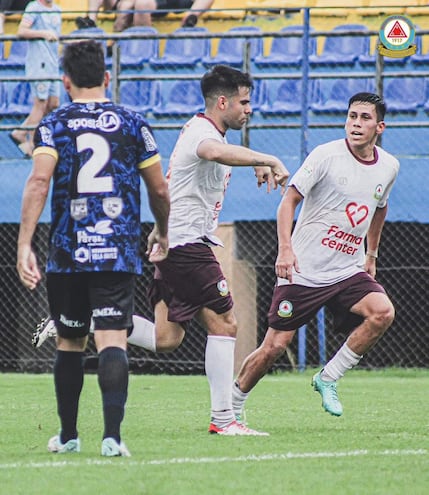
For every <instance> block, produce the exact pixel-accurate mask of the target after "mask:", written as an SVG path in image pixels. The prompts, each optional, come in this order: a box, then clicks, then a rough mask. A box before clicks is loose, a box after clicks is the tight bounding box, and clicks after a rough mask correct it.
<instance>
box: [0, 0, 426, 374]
mask: <svg viewBox="0 0 429 495" xmlns="http://www.w3.org/2000/svg"><path fill="white" fill-rule="evenodd" d="M311 10H312V9H310V11H308V10H302V9H296V11H294V12H293V13H287V14H286V15H285V14H284V12H282V13H281V15H278V16H276V15H274V14H272V13H270V16H269V18H263V19H262V20H263V21H264V23H262V21H261V17H260V16H257V15H251V16H248V17H245V18H243V20H242V21H241V22H242V23H244V24H245V25H246V26H247V31H245V32H240V31H234V32H232V33H231V31H230V30H229V29H228V30H225V32H222V33H220V32H218V31H216V30H214V29H213V28H211V29H206V28H205V29H198V30H188V31H185V32H184V33H183V32H179V33H175V34H174V35H173V36H170V35H163V34H161V33H158V32H156V30H155V31H152V32H151V33H148V32H146V33H144V34H142V32H141V31H140V32H139V30H133V31H131V32H128V33H127V32H124V33H121V34H115V35H111V34H106V33H100V32H98V33H96V34H92V36H95V37H98V38H99V39H102V40H103V41H106V43H110V41H109V39H110V38H112V39H114V41H115V43H114V45H113V50H112V56H111V57H110V55H107V56H108V58H107V61H108V64H109V67H110V70H111V71H112V85H111V87H110V88H109V94H110V95H111V97H112V98H113V99H114V100H116V101H119V102H121V103H123V104H125V105H128V106H130V107H132V108H134V109H136V110H137V111H140V112H142V113H144V114H145V115H146V116H147V118H148V120H149V121H150V123H151V125H152V127H153V129H154V133H155V137H156V140H157V142H158V145H159V147H160V150H161V154H162V156H163V165H164V167H165V169H166V168H167V163H168V157H169V155H170V153H171V151H172V149H173V146H174V143H175V141H176V139H177V136H178V133H179V130H180V128H181V126H182V125H183V123H184V122H185V121H186V119H187V118H188V117H190V116H191V115H192V114H194V113H195V112H196V111H200V110H202V109H203V102H202V99H201V96H200V93H199V88H198V80H199V79H200V77H201V74H203V73H204V72H205V71H206V70H207V69H208V68H209V67H211V66H212V65H213V63H218V62H224V63H228V64H230V65H235V66H237V67H241V68H243V69H245V70H249V71H250V72H251V73H252V75H253V76H254V79H255V91H254V95H253V100H254V115H253V118H252V120H251V122H250V124H249V125H248V127H247V129H246V130H245V131H244V132H239V131H230V132H229V134H228V139H229V141H230V142H232V143H237V144H238V143H243V144H245V145H248V146H250V147H251V148H253V149H256V150H259V151H263V152H269V153H273V154H275V155H277V156H279V157H280V158H281V159H282V160H283V161H284V163H285V164H286V165H287V167H288V168H289V169H290V170H291V171H292V172H294V171H295V170H296V169H297V167H298V166H299V165H300V163H301V162H302V160H303V158H304V157H305V155H306V153H307V152H308V151H310V150H311V149H313V148H314V146H316V145H318V144H320V143H323V142H326V141H329V140H331V139H337V138H340V137H343V136H344V129H343V127H344V120H345V112H346V108H347V100H348V98H349V97H350V96H351V94H353V93H355V92H357V91H361V90H376V91H381V90H383V91H384V95H385V98H386V101H387V107H388V114H387V116H386V122H387V130H386V131H385V134H384V136H383V141H382V146H383V147H385V148H386V149H387V150H388V151H390V152H391V153H393V154H394V155H395V156H397V158H398V159H399V160H400V162H401V170H400V174H399V177H398V181H397V183H396V185H395V187H394V189H393V191H392V195H391V199H390V206H389V213H388V217H387V222H386V226H385V230H384V233H383V237H382V243H381V248H380V257H379V260H378V275H377V278H378V280H379V281H380V282H381V283H382V284H383V285H384V286H385V287H386V289H387V291H388V293H389V295H390V296H391V298H392V300H393V301H394V303H395V306H396V310H397V316H396V320H395V322H394V324H393V326H392V328H391V329H390V330H389V332H388V333H387V334H386V335H385V337H384V338H383V339H382V341H381V342H380V343H379V345H378V346H377V347H376V348H375V349H374V350H373V351H372V352H371V353H369V354H368V355H367V356H366V357H365V358H364V359H363V360H362V362H361V364H360V365H361V366H362V367H367V368H372V367H385V366H403V367H423V366H428V365H429V358H428V356H429V348H428V347H429V345H428V343H427V338H426V335H427V333H428V331H429V323H428V318H427V315H428V313H429V311H428V310H429V303H428V297H427V296H428V294H429V290H428V289H429V287H428V270H429V264H428V248H427V243H428V238H429V237H428V236H429V231H428V229H429V227H428V225H429V208H428V199H427V198H428V197H429V186H428V183H427V181H426V180H425V177H426V175H427V171H428V155H429V144H428V140H427V132H428V129H427V127H428V124H427V112H428V111H429V106H428V105H427V101H428V99H429V91H428V86H429V85H428V81H429V61H428V62H427V63H426V64H425V63H420V61H419V62H417V61H414V60H413V57H408V58H407V59H406V60H401V59H399V60H397V61H393V62H392V61H387V60H386V59H385V60H384V66H383V64H381V65H380V63H379V62H380V61H378V62H377V60H376V58H377V57H374V58H373V60H370V61H368V60H365V58H364V57H363V55H365V56H368V55H370V56H373V55H374V53H376V52H375V51H374V50H375V45H376V40H377V37H378V27H377V25H379V24H381V21H380V18H378V20H377V21H376V20H375V19H372V20H370V17H365V18H364V17H361V18H359V22H358V23H357V22H354V23H351V22H349V23H348V26H346V27H344V24H345V22H344V21H345V20H347V21H349V20H356V19H349V18H347V19H345V18H338V17H335V16H334V17H333V18H332V17H326V19H325V18H323V17H321V16H314V17H312V16H311ZM386 15H387V14H386ZM340 24H341V25H343V28H342V30H338V29H334V28H336V27H337V25H340ZM351 24H353V25H351ZM356 24H358V26H356ZM249 28H251V29H252V31H249ZM253 28H256V29H253ZM283 28H285V30H283ZM82 36H83V33H81V34H80V37H82ZM346 37H349V38H351V39H352V40H353V41H352V43H351V44H349V45H346V46H348V48H346V51H345V52H344V53H343V54H342V55H340V56H339V57H337V58H336V59H335V57H334V58H333V59H332V60H330V61H329V62H327V63H325V62H326V60H325V61H324V62H323V61H322V59H323V56H324V55H326V54H327V53H329V51H327V49H326V48H325V46H326V44H328V45H329V43H328V42H327V39H328V38H332V40H334V39H335V40H337V41H336V42H337V44H336V45H335V46H336V48H335V49H334V50H333V51H332V52H331V54H333V55H338V54H339V53H341V48H339V46H340V44H341V43H340V42H344V38H346ZM66 38H67V36H65V37H64V40H65V39H66ZM124 40H125V41H126V42H127V43H134V42H137V41H138V42H140V43H142V42H145V43H148V42H149V41H151V42H155V44H156V43H158V48H155V49H154V52H153V54H152V55H151V56H150V57H149V58H148V59H147V60H144V61H138V64H137V66H130V65H127V64H126V63H125V62H122V57H124V59H125V55H126V54H127V50H129V49H130V47H129V46H128V47H127V45H126V44H124ZM175 40H176V41H180V43H181V44H180V47H179V48H177V46H176V48H175V49H173V48H174V47H173V48H167V43H168V42H170V43H171V42H174V41H175ZM222 40H224V41H223V42H224V43H225V44H226V45H227V46H229V49H228V48H227V49H226V51H225V53H227V54H228V55H231V54H232V53H233V48H231V46H232V45H231V44H229V45H228V44H227V43H226V41H228V40H229V41H230V42H231V40H235V41H234V43H235V45H237V46H235V45H234V46H235V48H234V49H236V53H237V54H238V55H239V57H238V59H237V60H232V59H225V60H222V59H220V58H218V59H216V58H215V57H216V56H218V55H219V52H220V51H221V43H222ZM225 40H226V41H225ZM237 40H238V41H237ZM275 40H278V41H277V42H276V41H275ZM287 40H288V41H289V43H291V44H292V45H296V44H298V48H296V46H295V48H294V49H295V52H294V51H293V50H294V49H293V48H290V50H291V53H295V55H296V56H297V57H298V58H297V59H294V60H290V59H288V60H286V59H284V60H282V59H281V58H280V60H278V59H277V60H275V59H270V56H271V55H272V53H273V50H272V49H273V47H274V46H275V45H276V44H278V45H281V43H285V41H287ZM359 40H360V41H359ZM365 40H366V41H365ZM348 41H350V40H348ZM189 42H191V43H192V44H193V45H198V47H197V48H198V51H199V53H198V55H197V56H196V59H195V60H192V61H191V55H190V54H191V52H192V53H193V52H194V51H195V50H196V49H195V46H190V45H189ZM292 42H293V43H292ZM13 43H15V40H14V41H13ZM417 44H418V55H424V54H425V53H427V51H428V50H427V48H428V46H429V31H425V30H422V29H417ZM203 45H204V46H203ZM160 46H162V49H161V48H160ZM282 46H284V45H282ZM358 46H359V47H360V49H361V50H365V52H364V53H358V54H357V55H356V54H354V55H353V57H351V59H350V60H349V61H346V56H345V54H346V53H347V50H348V51H349V52H353V50H354V49H355V48H356V49H357V47H358ZM255 47H256V48H255ZM134 50H135V47H134ZM169 50H171V53H176V54H177V53H179V54H180V53H181V54H182V55H183V54H185V60H182V62H177V61H176V62H177V63H176V64H174V63H172V64H170V63H166V62H167V61H166V60H165V59H164V60H162V57H165V56H166V55H168V53H170V52H169ZM282 50H283V51H282ZM284 50H285V49H279V51H278V55H279V56H280V55H282V54H285V53H286V52H285V51H284ZM146 52H147V50H146V49H144V50H143V51H142V49H140V50H137V51H134V53H136V54H137V53H145V54H146ZM274 53H275V50H274ZM106 54H107V51H106ZM136 56H137V55H136ZM136 56H135V57H134V59H135V58H136ZM360 56H362V58H361V60H360V59H359V57H360ZM132 60H133V58H132V57H131V61H132ZM134 61H135V60H134ZM9 69H10V68H8V69H7V70H5V69H4V68H2V67H1V66H0V96H1V95H2V94H3V93H2V91H3V90H4V98H5V99H4V102H3V104H1V102H0V143H1V146H0V155H1V157H0V159H1V161H0V178H1V180H2V183H3V188H2V193H1V195H2V196H1V198H2V207H1V211H0V239H1V242H0V249H1V254H2V257H1V260H2V263H1V266H0V270H1V277H0V296H1V297H0V307H1V310H2V311H1V314H2V315H3V318H2V319H1V322H0V328H1V335H2V339H1V343H0V349H1V359H0V363H1V367H2V369H4V370H17V371H48V370H50V369H51V367H52V359H53V354H54V352H53V351H54V347H55V346H54V342H53V339H50V340H49V341H48V342H47V343H46V344H45V345H44V346H43V347H42V348H40V349H37V350H36V349H34V348H33V347H32V345H31V333H32V331H33V329H34V328H35V326H36V325H37V324H38V322H39V321H40V319H41V318H43V317H46V316H48V307H47V301H46V291H45V286H44V284H43V283H42V284H41V286H40V287H39V288H38V289H37V290H36V291H34V292H29V291H27V290H26V289H24V288H23V287H22V286H21V285H20V283H19V281H18V278H17V274H16V269H15V252H16V239H17V232H18V228H19V212H20V201H21V193H22V188H23V186H24V183H25V180H26V177H27V175H28V173H29V171H30V169H31V160H23V159H22V156H20V154H19V150H17V148H16V146H15V144H14V143H13V142H12V141H11V140H10V138H9V136H8V134H9V132H10V130H11V129H13V128H14V127H16V126H18V125H19V124H20V122H22V120H23V119H24V118H25V117H26V115H27V114H28V113H29V108H30V107H31V97H29V93H28V87H27V90H22V89H20V90H19V91H18V90H17V89H16V88H17V84H21V86H23V87H25V86H26V85H27V84H28V80H26V78H25V77H24V75H23V72H22V71H23V67H21V68H18V69H13V70H12V69H10V71H9ZM14 79H15V80H14ZM404 82H406V83H407V84H406V85H404V86H403V83H404ZM388 88H390V89H388ZM398 88H399V89H398ZM15 92H18V93H19V96H16V98H15V97H14V94H15ZM395 98H396V99H395ZM61 99H62V102H65V101H66V100H67V96H66V95H65V93H63V94H62V97H61ZM15 100H16V101H15ZM12 102H14V104H15V105H16V106H15V110H14V112H18V110H20V112H21V113H12V112H8V111H7V108H8V106H9V105H10V104H11V103H12ZM398 103H403V104H404V105H402V106H398ZM19 105H23V106H21V107H19ZM25 105H27V106H25ZM395 105H396V106H395ZM12 108H13V107H12ZM389 109H390V111H389ZM279 201H280V194H279V192H278V191H275V192H272V193H271V194H266V193H265V192H264V191H262V190H258V189H257V187H256V184H255V181H254V176H253V174H252V171H251V170H249V169H239V170H234V171H233V175H232V179H231V184H230V187H229V189H228V191H227V194H226V200H225V205H224V210H223V212H222V214H221V222H223V224H222V225H221V227H220V234H221V235H222V234H223V233H224V231H228V232H229V234H230V236H231V238H230V242H229V243H228V246H227V248H226V249H225V251H224V252H223V253H220V255H219V256H220V258H221V262H222V264H223V267H224V270H225V273H226V275H227V277H228V278H231V279H232V280H230V284H231V286H232V293H233V297H234V299H235V301H236V312H237V317H238V321H239V338H238V346H237V347H238V348H239V352H241V354H240V356H239V358H238V359H242V358H243V357H244V355H245V354H246V353H247V352H249V351H250V350H251V349H252V348H254V346H255V345H257V344H259V343H260V342H261V340H262V339H263V336H264V332H265V329H266V313H267V310H268V307H269V304H270V298H271V293H272V287H273V284H274V281H275V275H274V269H273V266H274V261H275V258H276V253H277V241H276V225H275V214H276V209H277V205H278V203H279ZM148 212H149V210H148V206H147V202H146V201H143V206H142V217H143V222H144V223H143V230H144V237H145V236H146V235H147V234H148V233H149V231H150V229H151V222H152V219H151V217H150V215H149V213H148ZM48 222H49V211H48V209H46V210H45V211H44V213H43V215H42V218H41V224H40V225H39V228H38V232H37V236H36V238H35V248H36V250H37V252H38V256H39V259H40V260H41V264H42V265H44V256H45V253H46V249H47V237H48V230H49V223H48ZM142 255H143V253H142ZM151 275H152V267H151V266H150V265H148V266H147V267H146V271H145V274H144V275H143V276H142V277H141V279H140V280H139V283H138V287H137V299H136V309H137V313H138V314H141V315H143V316H146V317H148V318H152V313H151V310H150V308H149V306H148V304H147V299H146V294H145V292H146V289H145V287H146V286H147V283H148V280H149V279H150V277H151ZM346 335H347V333H344V332H340V331H338V330H335V329H334V328H333V321H332V316H331V315H330V314H329V312H327V311H326V313H323V312H321V313H320V314H319V315H318V317H317V318H314V321H312V322H311V323H310V324H309V325H307V327H306V328H302V329H300V331H299V334H298V335H297V336H296V339H295V341H294V342H293V344H292V346H291V349H290V352H288V353H287V354H285V355H284V358H282V359H280V360H279V361H278V362H277V363H276V365H275V366H276V368H278V369H291V368H296V367H297V368H300V369H302V368H304V367H305V366H317V365H319V364H321V363H323V362H324V361H325V360H326V359H328V358H329V357H330V356H331V355H332V354H333V353H334V352H335V350H336V349H337V348H338V347H339V346H340V344H341V343H342V342H343V341H344V339H345V338H346ZM205 340H206V336H205V332H204V331H203V330H202V329H201V328H200V327H199V326H198V324H196V323H193V324H192V326H191V328H190V330H189V332H188V333H187V335H186V337H185V341H184V342H183V344H182V345H181V347H180V348H179V349H177V350H176V351H174V352H173V353H170V354H153V353H149V352H146V351H144V350H142V349H139V348H136V347H130V350H129V356H130V364H131V368H132V369H133V370H135V371H136V372H143V371H144V372H152V373H202V372H204V348H205ZM96 360H97V359H96V353H95V348H94V346H93V343H92V340H91V341H90V345H89V347H88V352H87V366H88V368H91V367H95V366H96Z"/></svg>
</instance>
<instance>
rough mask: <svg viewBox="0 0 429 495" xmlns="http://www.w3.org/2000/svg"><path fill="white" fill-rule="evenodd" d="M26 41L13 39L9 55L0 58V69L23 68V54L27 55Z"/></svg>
mask: <svg viewBox="0 0 429 495" xmlns="http://www.w3.org/2000/svg"><path fill="white" fill-rule="evenodd" d="M27 43H28V41H26V40H25V41H22V40H14V41H12V43H11V46H10V51H9V56H8V57H7V58H3V56H2V58H1V59H0V70H4V69H13V70H24V68H25V56H26V55H27V46H28V45H27Z"/></svg>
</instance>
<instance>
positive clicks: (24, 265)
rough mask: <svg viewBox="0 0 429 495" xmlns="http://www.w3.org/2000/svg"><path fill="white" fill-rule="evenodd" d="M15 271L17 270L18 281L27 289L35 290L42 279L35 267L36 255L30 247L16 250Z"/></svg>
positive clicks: (37, 268)
mask: <svg viewBox="0 0 429 495" xmlns="http://www.w3.org/2000/svg"><path fill="white" fill-rule="evenodd" d="M16 269H17V270H18V275H19V279H20V280H21V282H22V284H23V285H24V286H25V287H27V289H31V290H33V289H35V288H36V287H37V284H38V283H39V282H40V280H41V279H42V276H41V274H40V270H39V267H38V266H37V259H36V255H35V254H34V252H33V251H32V249H31V246H20V247H19V248H18V256H17V263H16Z"/></svg>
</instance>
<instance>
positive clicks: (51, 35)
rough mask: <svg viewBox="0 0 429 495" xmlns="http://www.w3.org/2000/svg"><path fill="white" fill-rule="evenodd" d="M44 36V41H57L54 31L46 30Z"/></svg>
mask: <svg viewBox="0 0 429 495" xmlns="http://www.w3.org/2000/svg"><path fill="white" fill-rule="evenodd" d="M44 38H45V40H46V41H58V39H59V38H58V35H57V33H56V32H55V31H49V30H46V31H45V32H44Z"/></svg>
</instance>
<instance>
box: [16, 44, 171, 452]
mask: <svg viewBox="0 0 429 495" xmlns="http://www.w3.org/2000/svg"><path fill="white" fill-rule="evenodd" d="M62 65H63V70H64V76H63V83H64V87H65V89H66V90H67V92H68V93H69V95H70V97H71V99H72V103H71V104H67V105H64V106H62V107H60V108H59V109H57V110H56V111H54V112H52V113H51V114H50V115H48V116H46V117H45V118H44V119H43V120H42V121H41V123H40V124H39V126H38V128H37V129H36V132H35V137H34V145H35V148H34V154H33V169H32V171H31V173H30V176H29V178H28V180H27V183H26V185H25V189H24V193H23V200H22V213H21V225H20V231H19V237H18V252H17V269H18V273H19V276H20V279H21V281H22V283H23V284H24V285H25V286H26V287H28V288H29V289H34V288H35V287H36V286H37V284H38V283H39V282H40V280H41V278H42V277H41V273H40V270H39V267H38V263H37V258H36V255H35V253H34V252H33V250H32V247H31V243H32V239H33V235H34V233H35V230H36V226H37V222H38V220H39V217H40V215H41V213H42V210H43V208H44V205H45V202H46V199H47V196H48V191H49V185H50V182H51V179H52V181H53V188H52V200H51V230H50V238H49V252H48V260H47V266H46V272H47V291H48V301H49V307H50V312H51V315H52V317H53V319H54V321H55V324H56V327H57V331H58V334H57V352H56V358H55V363H54V381H55V390H56V397H57V406H58V415H59V417H60V422H61V429H60V432H59V434H58V435H56V436H54V437H52V438H51V439H50V440H49V443H48V450H49V451H51V452H57V453H66V452H79V450H80V441H79V437H78V432H77V414H78V404H79V397H80V393H81V390H82V386H83V376H84V368H83V353H84V350H85V347H86V343H87V337H88V333H89V326H90V321H91V318H92V320H93V322H94V328H95V343H96V347H97V351H98V356H99V365H98V381H99V386H100V390H101V395H102V401H103V414H104V434H103V440H102V445H101V454H102V455H104V456H121V455H122V456H129V452H128V450H127V448H126V446H125V444H124V443H123V442H122V440H121V434H120V426H121V422H122V420H123V417H124V407H125V402H126V399H127V391H128V358H127V352H126V349H127V331H129V330H130V329H131V326H132V314H133V308H134V288H135V281H134V280H135V276H136V275H137V274H140V273H141V271H142V261H141V258H140V256H139V249H140V237H141V235H140V177H142V178H143V181H144V182H145V184H146V188H147V192H148V196H149V204H150V208H151V210H152V213H153V215H154V217H155V221H156V223H157V225H158V226H159V237H158V239H157V242H158V246H159V248H158V251H157V252H156V253H154V255H153V258H152V259H153V260H154V261H157V260H163V259H164V258H165V257H166V256H167V253H168V235H167V230H168V227H167V226H168V215H169V208H170V202H169V193H168V187H167V183H166V180H165V178H164V174H163V171H162V167H161V161H160V155H159V151H158V148H157V145H156V142H155V140H154V138H153V135H152V131H151V129H150V127H149V125H148V123H147V122H146V121H145V120H144V119H143V117H142V116H141V115H139V114H137V113H134V112H131V111H129V110H126V109H124V108H123V107H121V106H118V105H116V104H114V103H112V102H110V101H109V100H108V99H106V98H105V88H106V87H107V85H108V83H109V74H108V73H107V72H106V70H105V64H104V54H103V49H102V46H101V44H100V43H97V42H95V41H83V42H78V43H70V44H67V45H65V47H64V52H63V60H62Z"/></svg>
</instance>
